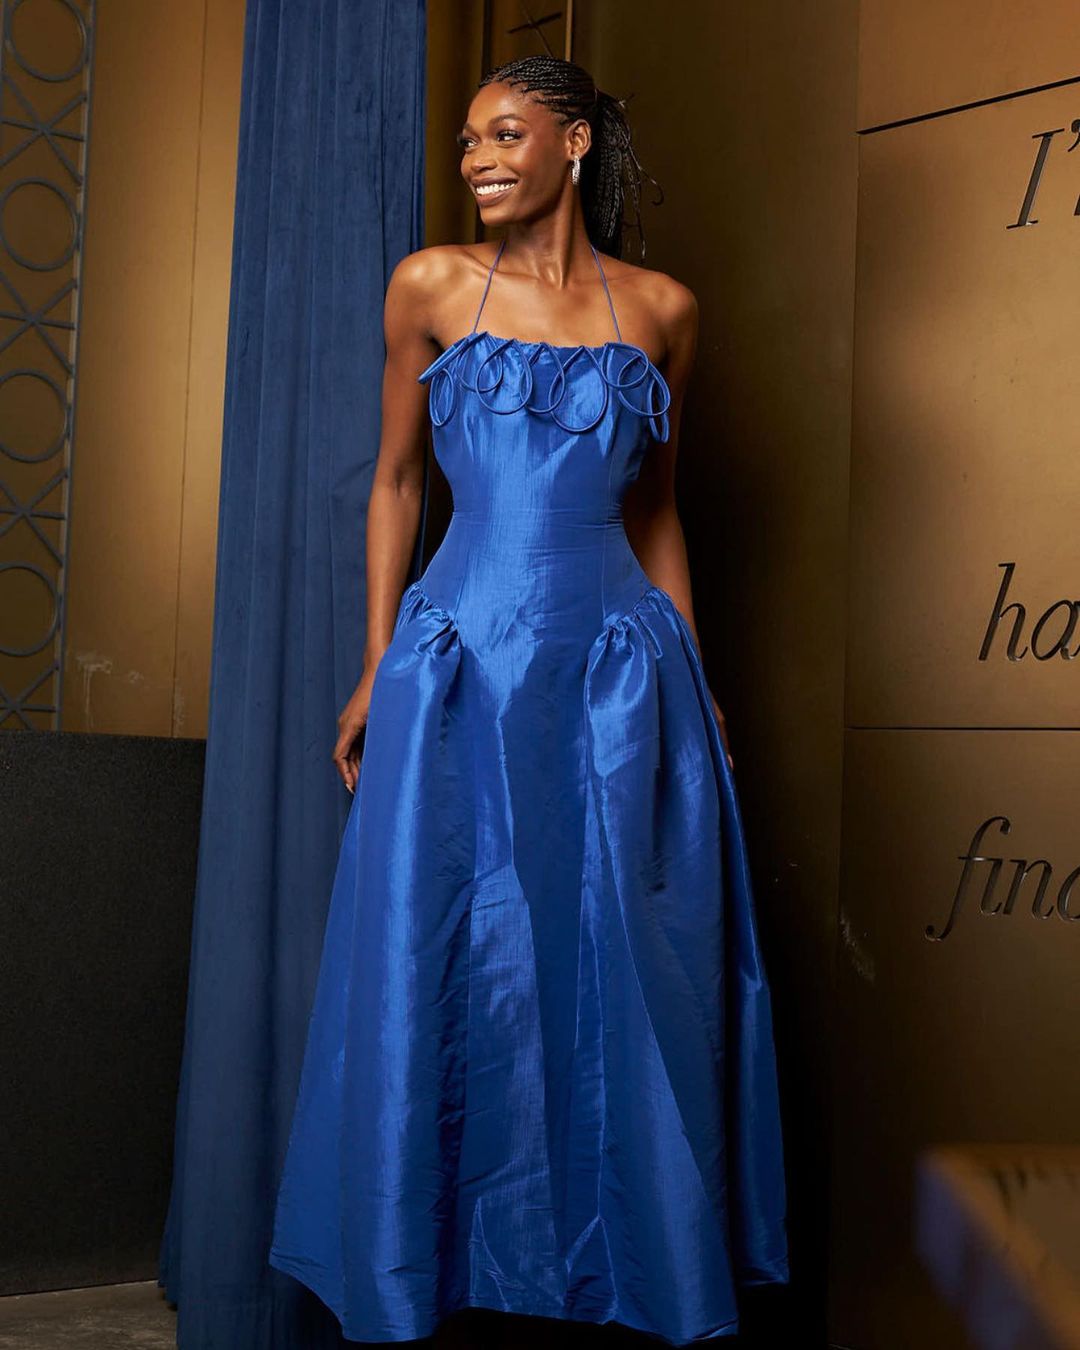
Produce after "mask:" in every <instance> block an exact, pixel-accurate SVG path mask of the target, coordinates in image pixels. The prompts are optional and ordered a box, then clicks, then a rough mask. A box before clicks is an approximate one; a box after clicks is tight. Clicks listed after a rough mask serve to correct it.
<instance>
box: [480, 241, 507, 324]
mask: <svg viewBox="0 0 1080 1350" xmlns="http://www.w3.org/2000/svg"><path fill="white" fill-rule="evenodd" d="M505 247H506V238H505V236H504V237H503V239H502V242H501V243H500V244H499V247H498V248H497V249H496V250H495V256H494V258H492V260H491V266H490V267H489V268H488V274H487V284H486V285H485V287H484V294H483V295H482V296H481V297H480V308H479V309H477V311H476V318H475V319H473V325H472V331H473V332H474V333H475V332H476V325H477V324H478V323H479V322H480V310H481V309H483V308H484V301H485V300H486V299H487V293H488V291H489V289H490V288H491V277H492V274H493V273H494V271H495V264H496V263H497V262H498V261H499V259H500V258H501V257H502V251H503V249H504V248H505Z"/></svg>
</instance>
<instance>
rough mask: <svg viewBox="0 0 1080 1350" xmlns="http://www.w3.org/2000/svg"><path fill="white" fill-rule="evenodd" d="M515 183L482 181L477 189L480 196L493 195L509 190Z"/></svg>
mask: <svg viewBox="0 0 1080 1350" xmlns="http://www.w3.org/2000/svg"><path fill="white" fill-rule="evenodd" d="M513 186H514V184H513V183H481V184H480V185H479V186H478V187H477V189H476V195H477V196H478V197H493V196H495V195H496V194H497V193H500V192H508V191H509V190H510V189H511V188H512V187H513Z"/></svg>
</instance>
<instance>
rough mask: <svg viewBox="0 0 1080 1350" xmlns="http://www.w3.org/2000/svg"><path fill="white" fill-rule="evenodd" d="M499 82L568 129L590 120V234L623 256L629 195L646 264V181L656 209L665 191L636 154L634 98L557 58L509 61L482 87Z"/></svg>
mask: <svg viewBox="0 0 1080 1350" xmlns="http://www.w3.org/2000/svg"><path fill="white" fill-rule="evenodd" d="M494 83H501V84H511V85H517V86H520V87H521V89H522V92H523V93H527V94H532V95H533V97H534V99H535V101H536V102H537V103H541V104H543V106H544V107H545V108H549V109H550V110H551V111H552V112H553V113H554V114H555V116H556V117H557V118H558V120H559V121H560V122H561V123H562V124H563V125H564V126H566V125H568V124H569V123H570V122H574V121H576V120H577V119H578V118H581V117H583V118H585V120H586V121H587V122H588V124H589V128H590V130H591V132H592V146H591V149H590V150H589V153H588V154H587V155H584V156H583V157H582V160H581V179H580V191H581V206H582V210H583V212H584V215H585V230H586V233H587V234H588V236H589V238H590V239H591V240H592V242H593V244H594V245H595V246H596V247H597V248H598V249H599V250H600V251H601V252H602V253H607V254H610V255H611V256H612V257H615V258H618V257H621V255H622V249H623V231H624V230H625V228H626V225H627V222H626V221H625V220H624V218H623V205H624V202H625V199H626V197H629V198H630V203H631V207H632V210H633V213H634V221H633V224H634V225H635V227H636V229H637V233H638V236H639V237H640V239H641V259H642V261H643V262H644V260H645V231H644V230H643V229H642V227H641V183H642V180H643V179H645V178H647V179H648V180H649V181H650V182H651V183H653V184H655V186H656V188H657V190H658V192H659V193H660V195H659V196H658V197H657V199H656V201H655V202H654V205H656V206H659V204H660V203H661V202H662V201H663V200H664V193H663V189H662V188H661V187H660V184H659V183H657V182H656V179H655V178H653V176H652V175H651V174H649V173H646V172H645V170H644V169H643V168H642V167H641V164H640V162H639V161H638V157H637V155H636V154H635V152H634V147H633V144H632V141H631V135H630V124H629V122H628V121H627V118H626V105H627V103H628V102H629V100H628V99H624V98H615V97H613V96H612V95H611V94H607V93H605V92H604V91H603V90H602V89H597V87H596V84H595V82H594V80H593V78H592V76H591V75H590V74H589V72H588V71H587V70H584V69H583V68H582V67H581V66H578V65H575V64H574V62H573V61H563V60H560V59H559V58H558V57H556V56H525V57H522V58H520V59H519V60H517V61H508V62H506V63H505V64H504V65H501V66H498V67H496V69H494V70H490V71H488V73H487V74H486V75H485V76H484V77H483V79H482V80H481V81H480V84H479V85H478V86H477V87H478V88H483V86H484V85H486V84H494Z"/></svg>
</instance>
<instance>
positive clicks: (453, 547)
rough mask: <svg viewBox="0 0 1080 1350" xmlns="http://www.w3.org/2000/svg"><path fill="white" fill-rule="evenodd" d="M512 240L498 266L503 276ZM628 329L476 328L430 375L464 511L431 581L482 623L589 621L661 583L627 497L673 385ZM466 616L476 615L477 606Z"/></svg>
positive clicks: (437, 595)
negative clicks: (644, 555) (584, 337)
mask: <svg viewBox="0 0 1080 1350" xmlns="http://www.w3.org/2000/svg"><path fill="white" fill-rule="evenodd" d="M504 246H505V240H504V241H503V244H501V245H500V247H499V251H498V252H497V253H496V255H495V260H494V262H493V263H492V265H491V268H490V269H489V272H488V284H487V286H486V287H485V290H484V298H486V296H487V290H488V287H490V284H491V277H492V274H493V272H494V269H495V266H496V264H497V263H498V260H499V256H500V254H501V252H502V249H503V247H504ZM593 255H594V257H595V259H596V263H597V267H598V269H599V271H600V276H601V279H602V280H603V282H604V289H605V292H606V293H607V298H608V304H609V306H610V308H611V314H612V320H613V322H614V325H615V333H616V336H615V338H614V339H613V340H612V341H609V342H605V343H603V344H601V345H599V346H586V345H577V346H557V345H553V344H551V343H548V342H526V341H523V340H521V339H519V338H508V337H499V336H497V335H495V334H493V333H490V332H488V331H486V330H484V331H478V330H477V322H478V321H479V317H480V311H481V310H482V308H483V303H484V298H482V299H481V302H480V308H479V309H478V310H477V316H476V321H474V323H473V330H472V331H471V332H470V333H467V334H466V335H465V336H464V337H462V338H459V339H458V340H457V341H456V342H454V343H452V344H451V345H450V346H449V347H448V348H447V349H446V350H445V351H444V352H443V353H442V354H441V355H440V356H439V357H437V358H436V360H434V361H433V362H432V363H431V365H429V366H428V368H427V369H426V370H425V371H424V372H423V373H422V374H421V375H420V376H419V379H420V381H421V382H422V383H427V384H429V394H428V401H429V409H430V413H431V423H432V435H433V443H434V451H435V456H436V458H437V460H438V462H439V465H440V467H441V468H442V470H443V472H444V473H445V474H446V477H447V480H448V482H449V483H450V487H451V491H452V493H453V498H454V511H453V515H452V517H451V520H450V525H449V528H448V531H447V534H446V536H445V538H444V539H443V542H442V544H441V545H440V547H439V549H438V551H437V552H436V554H435V556H434V557H433V558H432V560H431V562H430V563H429V565H428V567H427V569H426V571H425V573H424V576H423V578H421V582H420V584H421V586H422V588H423V590H424V592H425V594H427V595H428V596H429V597H430V598H431V599H433V600H434V601H435V602H436V603H438V604H440V605H442V606H443V607H445V608H446V609H447V610H448V611H449V612H450V613H452V614H454V615H455V616H458V617H459V618H461V619H462V621H463V623H464V624H465V625H466V626H468V621H469V613H468V611H470V610H472V611H475V617H476V619H477V621H478V622H477V625H476V626H477V627H478V628H483V629H485V630H488V631H491V632H493V633H494V632H495V631H497V630H498V627H499V625H500V624H501V623H505V622H506V621H507V618H508V615H509V613H510V612H511V611H512V612H513V614H514V621H515V622H523V623H535V624H537V625H544V626H545V627H546V628H550V627H555V628H566V629H567V630H570V629H573V628H575V627H577V626H578V625H584V628H585V631H586V632H588V631H591V632H592V633H594V634H595V632H596V631H598V628H599V625H600V624H601V623H602V622H603V621H604V619H605V618H609V617H611V616H612V615H613V614H618V613H619V612H621V611H622V610H623V609H624V608H627V607H629V605H630V604H632V603H633V602H634V601H635V600H636V599H637V598H639V596H640V595H641V594H642V593H643V591H644V590H645V589H646V588H647V587H648V586H649V581H648V578H647V577H646V575H645V573H644V572H643V570H642V569H641V567H640V565H639V564H638V562H637V559H636V558H635V557H634V554H633V552H632V550H631V548H630V545H629V541H628V540H627V538H626V532H625V529H624V526H623V520H622V499H623V496H624V495H625V492H626V489H627V488H628V487H629V485H630V483H631V482H633V480H634V478H635V477H636V476H637V473H638V471H639V469H640V465H641V460H642V457H643V455H644V453H645V451H646V450H647V448H648V446H649V444H650V443H651V442H652V441H653V440H658V441H664V440H666V439H667V437H668V433H669V426H668V416H667V410H668V407H669V405H670V402H671V395H670V391H669V390H668V386H667V383H666V381H665V380H664V377H663V375H662V374H661V373H660V371H659V370H658V369H657V368H656V366H655V365H654V364H653V363H652V361H651V360H650V359H649V357H648V355H647V354H646V353H645V351H643V350H642V348H640V347H638V346H635V345H634V344H633V343H628V342H624V341H623V340H622V336H621V333H620V332H619V328H618V319H617V317H616V315H615V309H614V305H613V304H612V301H611V294H610V291H608V290H607V281H606V278H604V273H603V267H602V265H601V263H600V258H599V254H597V252H596V250H595V249H593ZM463 611H464V612H463Z"/></svg>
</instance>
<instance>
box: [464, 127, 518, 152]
mask: <svg viewBox="0 0 1080 1350" xmlns="http://www.w3.org/2000/svg"><path fill="white" fill-rule="evenodd" d="M502 136H509V137H510V138H511V140H515V141H519V140H521V132H520V131H511V130H510V128H509V127H504V128H503V129H502V131H499V132H496V135H495V139H496V140H498V139H499V138H500V137H502ZM454 139H455V141H456V142H457V146H458V149H459V150H468V148H469V146H470V145H472V143H473V138H472V137H471V136H455V137H454Z"/></svg>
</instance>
